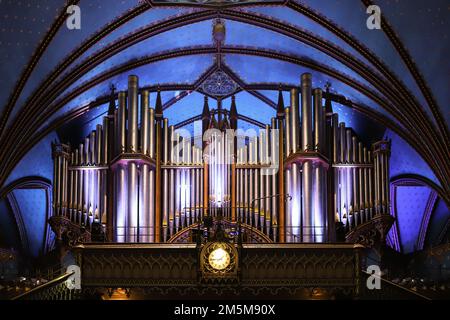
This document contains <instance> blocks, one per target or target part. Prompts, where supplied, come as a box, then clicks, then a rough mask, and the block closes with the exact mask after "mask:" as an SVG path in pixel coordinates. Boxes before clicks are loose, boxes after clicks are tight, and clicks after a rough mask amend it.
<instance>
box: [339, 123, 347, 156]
mask: <svg viewBox="0 0 450 320" xmlns="http://www.w3.org/2000/svg"><path fill="white" fill-rule="evenodd" d="M339 144H340V150H339V151H340V152H339V153H340V154H339V162H340V163H346V162H347V160H346V158H345V154H346V152H345V151H346V146H347V143H346V139H345V123H344V122H341V123H340V124H339Z"/></svg>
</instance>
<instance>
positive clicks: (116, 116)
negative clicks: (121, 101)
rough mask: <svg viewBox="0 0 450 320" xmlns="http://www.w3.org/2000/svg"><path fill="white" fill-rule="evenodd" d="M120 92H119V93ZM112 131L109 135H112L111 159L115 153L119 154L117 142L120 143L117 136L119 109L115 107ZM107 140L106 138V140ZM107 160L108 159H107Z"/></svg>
mask: <svg viewBox="0 0 450 320" xmlns="http://www.w3.org/2000/svg"><path fill="white" fill-rule="evenodd" d="M119 94H120V93H119ZM113 121H114V123H113V126H114V131H113V132H111V133H110V134H111V137H113V150H110V152H111V153H112V154H111V159H112V158H114V157H115V156H116V155H118V154H119V143H120V138H119V110H118V109H116V110H114V120H113ZM106 141H108V140H106ZM107 160H109V159H107Z"/></svg>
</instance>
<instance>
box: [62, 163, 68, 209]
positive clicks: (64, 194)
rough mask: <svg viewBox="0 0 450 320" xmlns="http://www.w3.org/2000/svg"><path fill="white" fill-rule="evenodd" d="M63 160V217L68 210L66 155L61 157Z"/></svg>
mask: <svg viewBox="0 0 450 320" xmlns="http://www.w3.org/2000/svg"><path fill="white" fill-rule="evenodd" d="M61 159H62V177H61V180H62V185H61V192H62V199H61V200H62V201H61V209H62V210H61V211H62V215H64V216H65V215H66V212H67V211H66V209H67V158H66V157H65V156H64V155H61Z"/></svg>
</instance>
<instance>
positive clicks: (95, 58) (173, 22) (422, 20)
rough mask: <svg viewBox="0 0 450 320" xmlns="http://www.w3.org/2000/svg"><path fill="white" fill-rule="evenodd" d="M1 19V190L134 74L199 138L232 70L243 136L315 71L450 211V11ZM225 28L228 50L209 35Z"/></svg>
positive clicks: (187, 9)
mask: <svg viewBox="0 0 450 320" xmlns="http://www.w3.org/2000/svg"><path fill="white" fill-rule="evenodd" d="M219 2H221V5H219ZM224 2H225V3H227V4H226V5H223V3H224ZM69 4H77V5H79V7H80V9H81V29H80V30H69V29H68V28H67V27H66V18H67V14H66V8H67V6H68V5H69ZM371 4H377V5H379V6H380V8H381V12H382V17H383V19H382V30H369V29H368V28H367V27H366V20H367V18H368V16H369V15H368V14H367V13H366V8H367V6H369V5H371ZM0 10H1V13H0V17H1V18H2V19H1V22H0V23H1V26H0V34H1V40H0V60H1V67H0V68H1V74H2V76H1V78H0V85H1V87H2V90H0V112H1V116H0V145H1V146H2V153H1V154H0V185H2V184H3V183H4V182H5V179H6V178H7V177H8V175H9V173H10V172H11V170H12V169H13V168H14V167H15V165H16V164H17V162H18V161H19V160H20V159H21V158H22V157H23V156H24V155H25V154H26V153H27V151H29V150H30V149H31V148H32V147H33V146H34V145H35V144H36V143H37V142H38V141H40V140H41V139H42V138H43V137H45V136H46V135H48V134H49V133H50V132H52V131H55V130H57V131H58V133H59V135H60V137H61V138H62V139H64V140H69V139H71V137H72V138H73V137H74V136H76V134H75V133H74V132H76V131H77V128H80V127H83V128H84V130H90V128H93V127H94V126H95V124H96V123H97V122H98V121H100V120H99V119H100V118H101V116H102V115H103V114H104V113H105V112H106V110H107V104H108V102H109V99H110V97H109V96H110V86H111V85H114V86H115V87H116V88H117V90H125V89H126V81H127V75H129V74H137V75H138V76H139V78H140V86H141V87H144V88H148V89H150V90H151V91H153V93H152V94H151V97H150V99H151V101H153V102H154V101H155V98H154V96H155V95H154V92H155V91H156V89H157V88H158V87H159V88H160V89H161V90H162V91H163V102H164V103H165V111H164V113H165V116H167V117H168V118H169V121H170V122H171V123H172V124H175V125H178V126H179V127H181V126H187V127H189V126H190V125H191V122H192V121H193V120H195V119H196V118H198V115H199V114H200V112H201V107H202V100H203V95H204V94H205V93H207V92H205V86H204V82H205V80H207V79H208V77H211V76H212V75H214V73H215V72H217V71H218V70H219V71H222V72H224V73H225V76H226V77H229V79H231V81H232V82H233V83H235V84H236V85H237V86H236V92H235V94H236V101H237V107H238V112H239V114H240V119H241V121H240V123H241V126H243V127H252V126H258V125H260V124H263V123H267V122H269V120H270V117H272V116H274V115H275V110H274V104H275V103H276V97H277V90H278V89H279V88H281V89H283V90H285V95H286V96H285V101H289V99H288V96H287V94H288V93H287V90H289V88H291V87H293V86H298V85H299V78H300V74H301V73H303V72H311V73H312V74H313V85H314V86H316V87H321V88H325V87H326V84H327V83H329V84H330V89H329V90H330V92H329V94H328V97H329V98H330V99H332V100H333V101H334V103H333V107H334V111H335V112H338V113H339V116H340V119H341V120H342V121H345V122H346V123H347V125H349V126H352V127H354V128H355V130H356V131H357V132H358V134H359V135H361V136H362V138H363V139H366V140H367V141H370V139H375V138H380V137H381V136H382V135H383V132H384V128H389V129H390V130H392V132H395V133H396V134H397V135H398V136H400V137H401V138H402V139H404V140H405V141H406V142H407V143H408V144H409V145H410V146H411V147H412V148H413V149H415V151H416V152H417V153H418V154H419V155H420V156H421V157H422V158H423V159H424V160H425V161H426V162H427V163H428V165H429V166H430V168H431V170H432V171H433V173H434V175H435V176H436V178H437V180H438V181H439V184H440V186H441V188H442V190H441V194H442V195H443V196H444V197H445V198H446V201H447V202H448V200H449V190H450V167H449V163H450V161H449V150H450V141H449V133H448V122H449V119H450V112H449V105H448V103H449V101H450V99H449V98H450V96H449V90H448V74H449V71H450V68H449V66H450V65H449V61H448V58H446V57H448V56H450V45H449V41H448V30H450V28H449V21H448V17H449V16H450V15H449V10H450V7H449V6H448V1H446V0H435V1H433V6H432V7H429V4H428V3H427V2H426V1H421V0H414V1H411V0H408V1H406V0H402V1H401V0H396V1H392V0H377V1H371V0H333V1H330V0H304V1H301V2H300V1H293V0H288V1H277V0H272V1H271V0H264V1H233V2H232V1H215V0H206V1H200V0H199V1H197V0H190V1H173V2H170V1H152V0H146V1H138V0H118V1H107V2H106V1H102V0H80V1H77V0H70V1H66V3H64V4H61V3H58V4H57V2H56V1H53V0H40V1H32V0H22V1H13V0H3V1H1V3H0ZM219 18H220V19H221V21H222V22H223V23H224V24H225V27H226V36H225V40H224V41H223V43H222V44H221V45H220V46H218V45H217V43H215V42H214V40H213V35H212V28H213V24H214V22H215V21H216V19H219ZM151 103H152V102H151ZM222 104H223V107H224V108H228V107H229V104H230V102H229V97H227V96H225V97H224V100H223V101H222ZM210 105H211V106H212V107H213V108H214V107H215V106H214V102H211V103H210ZM78 131H79V130H78ZM78 133H79V134H83V132H81V133H80V132H78Z"/></svg>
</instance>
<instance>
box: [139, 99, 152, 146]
mask: <svg viewBox="0 0 450 320" xmlns="http://www.w3.org/2000/svg"><path fill="white" fill-rule="evenodd" d="M148 105H149V94H148V91H147V90H144V91H142V93H141V105H140V108H141V110H140V111H141V152H142V153H143V154H145V155H148V154H149V149H150V146H149V144H150V141H149V138H150V128H149V124H150V123H149V122H150V119H149V115H150V114H149V110H148Z"/></svg>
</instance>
